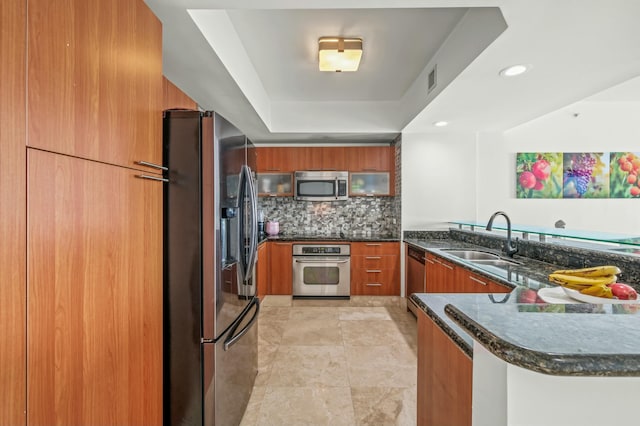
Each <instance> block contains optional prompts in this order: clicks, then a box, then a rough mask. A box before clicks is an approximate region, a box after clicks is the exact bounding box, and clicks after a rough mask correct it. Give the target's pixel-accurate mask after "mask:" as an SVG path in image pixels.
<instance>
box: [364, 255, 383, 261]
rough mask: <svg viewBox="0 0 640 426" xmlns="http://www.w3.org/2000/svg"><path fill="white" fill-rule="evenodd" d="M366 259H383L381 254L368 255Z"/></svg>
mask: <svg viewBox="0 0 640 426" xmlns="http://www.w3.org/2000/svg"><path fill="white" fill-rule="evenodd" d="M365 259H369V260H375V259H382V257H380V256H366V257H365Z"/></svg>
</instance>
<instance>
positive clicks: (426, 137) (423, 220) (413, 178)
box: [401, 132, 476, 230]
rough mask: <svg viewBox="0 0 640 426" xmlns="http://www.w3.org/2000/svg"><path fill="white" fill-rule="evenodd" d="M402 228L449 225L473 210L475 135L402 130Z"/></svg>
mask: <svg viewBox="0 0 640 426" xmlns="http://www.w3.org/2000/svg"><path fill="white" fill-rule="evenodd" d="M401 153H402V228H403V229H404V230H426V229H448V227H449V225H447V224H446V223H445V222H447V221H450V220H454V219H470V218H471V219H473V218H475V212H476V187H475V176H476V136H475V135H474V134H448V133H440V134H425V133H405V132H403V133H402V149H401Z"/></svg>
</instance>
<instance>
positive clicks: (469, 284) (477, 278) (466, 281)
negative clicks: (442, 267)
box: [456, 267, 513, 293]
mask: <svg viewBox="0 0 640 426" xmlns="http://www.w3.org/2000/svg"><path fill="white" fill-rule="evenodd" d="M456 281H457V282H458V287H459V288H460V291H461V292H463V293H510V292H511V291H512V290H513V289H512V288H509V287H507V286H503V285H500V284H498V283H496V282H494V281H492V280H490V279H489V278H485V277H483V276H482V275H478V274H475V273H473V272H471V271H469V270H468V269H465V268H461V267H458V268H456Z"/></svg>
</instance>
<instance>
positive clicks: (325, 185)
mask: <svg viewBox="0 0 640 426" xmlns="http://www.w3.org/2000/svg"><path fill="white" fill-rule="evenodd" d="M294 178H295V179H294V181H295V184H294V193H293V195H294V197H295V199H296V200H306V201H339V200H346V199H348V198H349V191H348V189H347V185H348V182H349V172H334V171H299V172H295V174H294Z"/></svg>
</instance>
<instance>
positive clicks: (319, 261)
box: [296, 259, 349, 263]
mask: <svg viewBox="0 0 640 426" xmlns="http://www.w3.org/2000/svg"><path fill="white" fill-rule="evenodd" d="M347 262H349V259H347V260H311V259H305V260H299V259H296V263H347Z"/></svg>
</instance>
